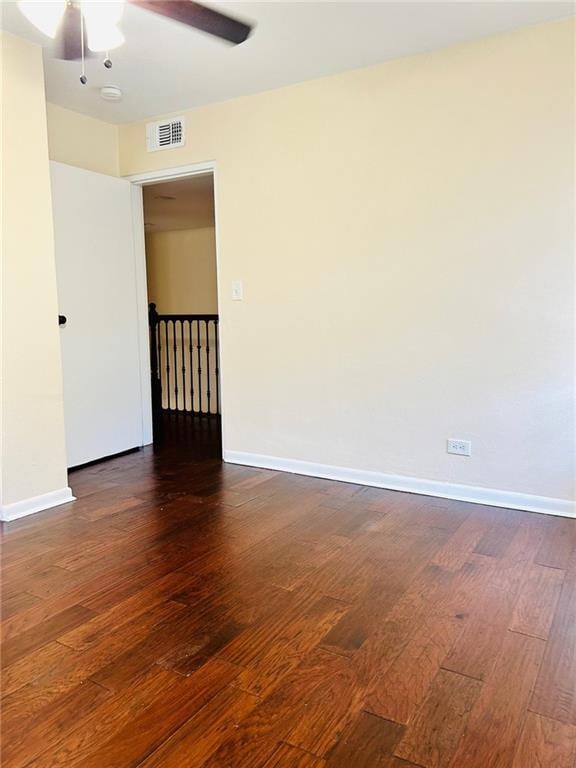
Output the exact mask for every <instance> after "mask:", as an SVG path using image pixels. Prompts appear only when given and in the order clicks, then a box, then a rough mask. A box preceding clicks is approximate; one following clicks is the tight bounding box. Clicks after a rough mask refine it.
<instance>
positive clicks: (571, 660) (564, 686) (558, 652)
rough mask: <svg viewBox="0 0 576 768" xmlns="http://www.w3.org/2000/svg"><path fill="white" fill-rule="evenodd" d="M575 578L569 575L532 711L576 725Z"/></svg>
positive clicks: (539, 677) (559, 602)
mask: <svg viewBox="0 0 576 768" xmlns="http://www.w3.org/2000/svg"><path fill="white" fill-rule="evenodd" d="M575 626H576V574H570V575H567V577H566V579H565V580H564V583H563V585H562V592H561V594H560V599H559V601H558V605H557V607H556V614H555V616H554V621H553V622H552V627H551V630H550V634H549V638H548V642H547V643H546V652H545V654H544V660H543V662H542V666H541V668H540V672H539V674H538V679H537V681H536V686H535V689H534V695H533V696H532V701H531V702H530V709H531V710H532V711H534V712H536V713H537V714H539V715H543V716H544V717H549V718H551V719H555V720H560V721H561V722H564V723H572V725H576V684H575V680H576V632H575V631H574V627H575Z"/></svg>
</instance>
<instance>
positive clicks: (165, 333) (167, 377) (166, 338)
mask: <svg viewBox="0 0 576 768" xmlns="http://www.w3.org/2000/svg"><path fill="white" fill-rule="evenodd" d="M164 341H165V342H166V396H167V401H168V410H171V406H172V392H171V390H170V346H169V344H168V321H167V320H164Z"/></svg>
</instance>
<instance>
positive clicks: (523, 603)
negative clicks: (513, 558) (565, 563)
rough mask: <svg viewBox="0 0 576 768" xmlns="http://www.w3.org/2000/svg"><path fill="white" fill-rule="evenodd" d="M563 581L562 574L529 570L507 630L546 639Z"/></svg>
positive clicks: (552, 570) (538, 566)
mask: <svg viewBox="0 0 576 768" xmlns="http://www.w3.org/2000/svg"><path fill="white" fill-rule="evenodd" d="M563 582H564V573H563V571H560V570H557V569H555V568H548V567H545V566H541V565H534V566H533V567H532V568H531V569H530V570H529V571H528V574H527V578H526V581H525V583H524V584H523V585H522V587H521V592H520V597H519V600H518V602H517V603H516V607H515V609H514V613H513V615H512V621H511V622H510V629H511V630H512V631H513V632H521V633H522V634H524V635H532V637H540V638H542V639H543V640H546V639H547V637H548V633H549V632H550V627H551V625H552V620H553V619H554V614H555V612H556V605H557V603H558V598H559V597H560V592H561V590H562V584H563Z"/></svg>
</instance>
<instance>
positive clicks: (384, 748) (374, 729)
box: [326, 712, 404, 768]
mask: <svg viewBox="0 0 576 768" xmlns="http://www.w3.org/2000/svg"><path fill="white" fill-rule="evenodd" d="M403 733H404V727H403V726H401V725H398V723H392V722H391V721H390V720H383V719H382V718H381V717H377V716H376V715H372V714H371V713H370V712H360V714H359V715H358V717H357V718H356V719H355V720H354V721H353V722H351V723H350V725H349V726H348V728H346V730H345V731H344V732H343V733H342V737H341V738H340V740H339V741H338V742H337V743H336V744H335V745H334V747H333V748H332V750H331V751H330V753H329V754H328V757H327V760H326V766H327V768H349V767H350V766H354V768H389V766H390V763H391V761H392V759H393V754H394V749H395V748H396V745H397V744H398V742H399V741H400V739H401V738H402V734H403Z"/></svg>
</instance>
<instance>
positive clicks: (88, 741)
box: [30, 660, 238, 768]
mask: <svg viewBox="0 0 576 768" xmlns="http://www.w3.org/2000/svg"><path fill="white" fill-rule="evenodd" d="M237 671H238V670H237V669H236V668H235V667H233V666H232V665H231V664H227V663H226V662H222V661H217V660H214V661H212V662H210V663H209V664H206V665H204V667H202V668H201V669H200V670H198V672H197V673H196V674H195V675H192V676H190V677H181V676H179V675H176V674H175V673H173V672H169V671H167V670H163V669H160V668H158V669H157V671H154V672H153V673H151V675H150V677H149V678H148V680H147V681H145V683H144V684H143V685H142V686H140V687H139V689H138V694H139V695H138V697H135V696H134V691H131V690H128V691H126V692H125V693H124V694H122V695H120V696H116V697H113V698H112V699H110V700H109V701H108V702H105V703H104V704H103V705H101V706H100V707H99V708H98V709H96V710H95V711H94V712H92V714H91V715H90V716H89V717H88V718H85V720H84V723H83V725H82V726H81V727H80V728H78V729H77V730H75V731H73V733H72V734H71V735H69V736H68V737H67V738H65V739H64V740H63V742H62V744H61V745H60V747H59V749H58V750H56V751H55V752H53V753H51V754H49V753H46V754H45V755H44V756H42V757H40V758H38V759H37V760H34V761H33V762H32V763H30V766H34V768H40V766H53V765H63V766H64V765H65V766H67V768H73V766H74V767H78V768H80V767H81V768H102V766H104V765H106V766H117V765H124V766H134V767H135V766H137V765H139V764H140V763H141V762H142V761H143V760H144V759H145V758H146V757H148V756H149V755H150V754H152V753H153V752H154V750H155V749H157V748H158V747H159V746H160V745H161V744H162V743H163V742H164V741H165V740H166V739H168V738H170V736H171V735H172V734H173V733H174V732H175V731H176V730H177V729H178V728H179V727H180V726H181V725H182V724H183V723H184V722H185V721H186V720H187V719H188V718H190V717H191V716H192V715H194V714H195V713H196V712H198V711H199V710H200V709H201V708H202V707H203V706H204V705H205V704H206V703H207V702H208V701H209V700H210V699H211V698H212V697H213V696H214V695H216V693H217V692H218V691H219V690H221V689H222V688H224V687H225V686H226V685H228V683H230V681H231V680H233V679H234V677H235V675H236V674H237Z"/></svg>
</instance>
